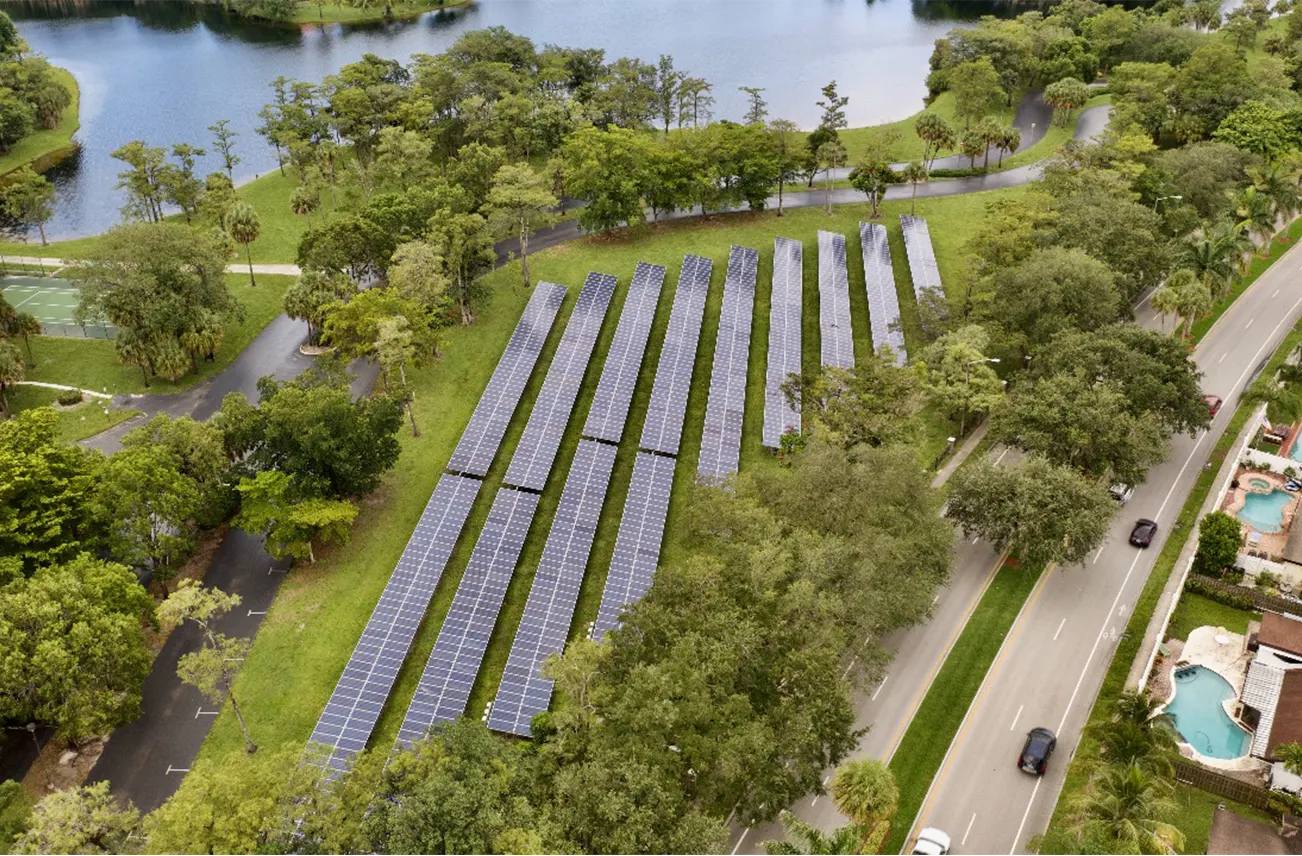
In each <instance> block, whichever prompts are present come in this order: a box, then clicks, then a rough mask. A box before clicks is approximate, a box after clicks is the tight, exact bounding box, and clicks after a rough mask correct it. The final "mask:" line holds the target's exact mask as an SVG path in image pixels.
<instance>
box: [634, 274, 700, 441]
mask: <svg viewBox="0 0 1302 856" xmlns="http://www.w3.org/2000/svg"><path fill="white" fill-rule="evenodd" d="M712 265H713V263H712V262H711V261H710V260H709V259H707V258H703V257H701V256H694V255H690V254H689V255H687V256H686V257H685V258H684V259H683V270H682V273H681V274H679V276H678V290H677V291H676V292H675V293H674V308H673V310H672V311H671V312H670V313H669V326H668V328H667V329H666V330H665V342H664V347H663V348H662V349H661V351H660V364H659V365H658V366H657V367H656V379H655V384H654V385H653V386H652V387H651V400H650V403H649V404H648V406H647V413H646V423H645V424H644V425H643V426H642V443H641V447H642V448H643V449H649V450H651V451H655V452H663V453H664V454H666V455H677V454H678V444H679V442H680V441H681V440H682V434H683V417H684V416H685V415H686V413H687V393H688V392H689V391H690V390H691V387H692V367H693V366H694V365H695V364H696V345H697V342H698V341H700V338H701V318H702V317H703V316H704V314H705V298H706V295H707V294H708V293H709V291H710V269H711V267H712Z"/></svg>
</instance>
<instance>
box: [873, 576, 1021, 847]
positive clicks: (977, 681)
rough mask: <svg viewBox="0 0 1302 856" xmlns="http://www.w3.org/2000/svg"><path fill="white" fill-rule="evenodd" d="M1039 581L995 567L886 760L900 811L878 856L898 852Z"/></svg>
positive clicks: (897, 812) (896, 814)
mask: <svg viewBox="0 0 1302 856" xmlns="http://www.w3.org/2000/svg"><path fill="white" fill-rule="evenodd" d="M1039 578H1040V574H1039V573H1037V572H1035V571H1029V570H1027V569H1025V568H1015V567H1010V566H1008V565H1005V566H1004V567H1003V568H1001V569H1000V570H999V573H998V574H996V575H995V578H994V579H993V580H992V581H991V582H990V587H989V588H987V589H986V592H985V594H984V595H982V596H981V601H980V603H978V604H977V607H976V609H975V610H974V611H973V613H972V616H971V618H969V619H968V622H967V626H966V627H964V629H963V633H962V635H960V636H959V637H958V641H957V642H955V643H954V647H953V648H952V649H951V650H950V652H949V655H948V656H947V657H946V658H945V664H944V665H943V666H941V668H940V671H939V672H938V673H937V674H936V678H935V680H933V681H932V682H931V688H930V689H929V690H927V695H926V697H925V698H923V700H922V704H921V705H919V706H918V710H917V712H916V713H914V715H913V720H912V721H911V722H910V724H909V729H908V731H906V732H904V738H903V739H902V740H901V741H900V745H899V746H898V747H897V748H896V750H895V754H894V755H893V756H891V763H890V768H891V772H893V773H894V774H895V783H896V785H897V786H898V787H899V789H900V807H899V810H898V811H896V813H895V818H894V820H892V822H891V837H890V838H889V839H888V840H887V842H886V846H885V847H884V848H882V852H883V853H899V852H900V851H901V850H902V849H903V848H904V845H905V843H906V839H907V837H908V835H909V830H910V828H912V826H913V822H914V820H915V819H916V818H917V816H918V812H919V811H920V810H921V808H922V802H923V800H925V799H926V797H927V790H928V789H929V788H930V787H931V782H932V780H933V779H934V778H935V777H936V773H937V772H938V771H939V770H940V765H941V764H942V763H943V762H944V760H945V754H946V753H947V752H948V751H949V747H950V744H951V743H952V742H953V740H954V737H955V736H956V735H957V734H958V729H959V726H961V725H962V723H963V718H964V717H965V716H966V715H967V712H968V708H970V707H971V705H972V701H973V699H975V698H976V694H977V690H979V689H980V687H981V683H982V681H984V680H985V677H986V673H987V672H989V670H990V667H991V666H992V665H993V664H994V661H995V657H996V656H998V654H999V649H1000V647H1001V646H1002V645H1003V644H1004V639H1005V637H1007V635H1008V631H1009V630H1010V629H1012V626H1013V622H1014V621H1016V620H1017V615H1018V613H1020V612H1021V611H1022V606H1023V605H1024V604H1025V603H1026V599H1027V598H1028V597H1029V596H1030V594H1031V590H1032V589H1034V588H1035V584H1036V582H1037V581H1038V580H1039Z"/></svg>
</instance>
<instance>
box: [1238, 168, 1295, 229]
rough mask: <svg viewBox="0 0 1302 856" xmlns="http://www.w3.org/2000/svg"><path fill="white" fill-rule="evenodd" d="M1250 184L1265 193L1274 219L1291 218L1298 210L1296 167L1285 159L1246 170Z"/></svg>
mask: <svg viewBox="0 0 1302 856" xmlns="http://www.w3.org/2000/svg"><path fill="white" fill-rule="evenodd" d="M1248 177H1249V178H1250V179H1252V186H1253V187H1255V188H1257V190H1258V191H1259V192H1261V193H1263V194H1265V195H1266V197H1267V198H1268V199H1270V202H1271V205H1272V206H1273V207H1274V213H1275V219H1276V220H1278V219H1279V218H1280V217H1283V218H1285V219H1288V220H1291V219H1292V218H1293V216H1294V215H1295V214H1297V212H1298V208H1299V199H1298V168H1297V166H1295V165H1293V164H1290V163H1288V162H1285V161H1275V162H1274V163H1271V164H1266V165H1265V166H1259V167H1253V168H1252V169H1249V170H1248ZM1271 225H1272V226H1273V225H1274V224H1271Z"/></svg>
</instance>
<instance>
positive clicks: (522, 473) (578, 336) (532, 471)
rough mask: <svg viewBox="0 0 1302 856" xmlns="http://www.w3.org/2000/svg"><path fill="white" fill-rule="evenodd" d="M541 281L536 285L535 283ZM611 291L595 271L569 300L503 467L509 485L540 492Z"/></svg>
mask: <svg viewBox="0 0 1302 856" xmlns="http://www.w3.org/2000/svg"><path fill="white" fill-rule="evenodd" d="M539 285H542V283H539ZM614 293H615V277H613V276H608V275H606V274H600V273H590V274H588V279H587V281H586V282H585V283H584V284H583V290H582V291H580V292H579V297H578V299H577V300H576V301H575V302H574V310H573V311H572V312H571V313H570V318H569V321H568V322H567V323H566V325H565V333H564V334H563V335H562V336H561V341H560V344H559V345H557V347H556V355H555V356H553V357H552V363H551V367H550V368H548V369H547V379H546V380H544V381H543V385H542V389H540V390H539V391H538V398H537V399H536V400H535V401H534V405H533V410H532V411H531V412H530V413H529V422H528V424H526V425H525V426H524V433H523V434H522V435H521V436H520V442H519V443H518V444H517V445H516V447H515V454H514V455H513V456H512V457H511V465H510V466H509V467H508V468H507V470H506V478H505V481H506V483H507V484H509V485H514V486H516V487H523V488H528V489H530V490H538V491H541V490H542V489H543V488H544V487H546V486H547V476H548V475H549V474H550V473H551V471H552V464H553V463H555V461H556V450H557V449H558V448H560V444H561V436H562V435H563V434H564V433H565V426H566V425H567V424H569V421H570V411H571V410H573V409H574V399H575V398H576V397H578V394H579V387H580V386H582V385H583V375H584V374H585V373H586V372H587V370H588V361H589V360H590V359H591V358H592V349H593V348H594V347H596V344H597V336H599V335H600V334H601V325H602V322H603V321H604V320H605V318H606V309H607V308H608V307H609V306H610V298H611V296H612V295H614Z"/></svg>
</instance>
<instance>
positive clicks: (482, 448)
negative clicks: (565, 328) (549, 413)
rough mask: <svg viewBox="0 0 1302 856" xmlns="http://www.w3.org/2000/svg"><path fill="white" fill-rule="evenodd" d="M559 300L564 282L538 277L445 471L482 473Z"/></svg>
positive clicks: (482, 474)
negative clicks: (552, 281)
mask: <svg viewBox="0 0 1302 856" xmlns="http://www.w3.org/2000/svg"><path fill="white" fill-rule="evenodd" d="M564 300H565V287H564V286H560V285H553V284H552V283H550V282H540V283H538V285H536V286H535V287H534V292H533V296H532V297H530V298H529V305H528V306H526V307H525V310H524V315H522V316H521V318H520V321H519V323H517V324H516V325H515V332H513V333H512V334H511V340H510V341H509V342H507V343H506V350H505V352H503V354H502V359H501V360H499V361H498V363H497V368H496V369H494V370H493V376H492V378H490V379H489V381H488V386H487V387H486V388H485V389H484V394H483V395H482V396H480V398H479V403H478V404H477V405H475V412H474V413H473V414H471V416H470V422H469V424H467V425H466V430H465V431H463V432H462V434H461V440H460V441H459V442H458V443H457V448H456V449H455V450H454V451H453V452H452V458H451V459H450V460H449V461H448V469H449V470H452V471H453V472H457V473H464V474H466V475H472V476H480V477H483V476H484V475H487V473H488V468H489V466H490V465H492V463H493V458H494V457H496V456H497V447H498V446H499V445H501V442H502V437H503V436H504V435H505V434H506V427H507V425H509V424H510V422H511V415H512V414H513V413H515V408H516V406H517V405H518V404H519V403H520V395H521V394H522V393H523V392H524V387H525V384H527V383H528V382H529V376H530V375H531V374H533V367H534V365H535V364H536V363H537V362H538V355H539V354H540V353H542V349H543V345H544V344H545V343H546V341H547V334H548V332H549V331H550V330H551V328H552V324H553V323H555V321H556V312H557V310H559V309H560V308H561V302H562V301H564Z"/></svg>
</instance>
